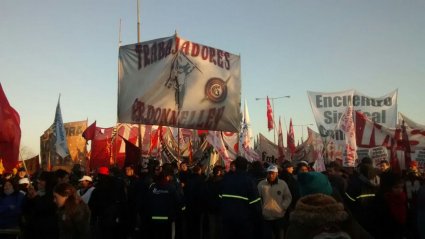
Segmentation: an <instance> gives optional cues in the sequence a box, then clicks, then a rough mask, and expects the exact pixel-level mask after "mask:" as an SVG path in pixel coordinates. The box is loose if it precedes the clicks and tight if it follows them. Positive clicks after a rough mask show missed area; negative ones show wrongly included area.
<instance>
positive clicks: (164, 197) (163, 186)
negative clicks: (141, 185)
mask: <svg viewBox="0 0 425 239" xmlns="http://www.w3.org/2000/svg"><path fill="white" fill-rule="evenodd" d="M145 206H146V209H145V211H146V213H147V216H148V217H149V220H157V219H158V220H167V221H173V220H175V218H176V216H177V213H178V212H179V211H180V210H184V209H185V208H184V204H183V199H182V197H181V194H180V193H179V192H178V190H177V189H176V187H175V185H174V184H173V183H171V182H168V183H153V184H152V185H151V186H150V187H149V192H148V195H147V199H146V205H145Z"/></svg>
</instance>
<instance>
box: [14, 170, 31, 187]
mask: <svg viewBox="0 0 425 239" xmlns="http://www.w3.org/2000/svg"><path fill="white" fill-rule="evenodd" d="M23 178H28V174H27V170H26V169H25V168H24V167H20V168H18V171H17V172H16V174H15V176H14V177H13V183H14V184H16V185H18V184H19V180H20V179H23Z"/></svg>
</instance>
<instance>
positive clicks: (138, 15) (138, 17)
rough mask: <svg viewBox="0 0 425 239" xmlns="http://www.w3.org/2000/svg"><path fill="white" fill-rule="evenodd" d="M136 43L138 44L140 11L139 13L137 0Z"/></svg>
mask: <svg viewBox="0 0 425 239" xmlns="http://www.w3.org/2000/svg"><path fill="white" fill-rule="evenodd" d="M137 42H138V43H140V11H139V0H137Z"/></svg>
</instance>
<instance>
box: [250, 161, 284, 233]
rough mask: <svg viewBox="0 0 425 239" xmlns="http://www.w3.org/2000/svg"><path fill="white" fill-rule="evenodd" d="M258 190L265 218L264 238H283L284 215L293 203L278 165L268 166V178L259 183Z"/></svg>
mask: <svg viewBox="0 0 425 239" xmlns="http://www.w3.org/2000/svg"><path fill="white" fill-rule="evenodd" d="M258 192H259V194H260V197H261V206H262V213H263V219H264V220H263V221H264V225H263V230H264V238H275V239H281V238H283V236H284V231H283V223H284V220H283V217H284V216H285V213H286V209H287V208H288V207H289V205H290V204H291V201H292V196H291V192H290V191H289V188H288V185H287V184H286V183H285V181H283V180H280V179H279V178H278V168H277V166H275V165H271V166H269V167H268V168H267V178H266V179H264V180H262V181H261V182H260V183H259V184H258Z"/></svg>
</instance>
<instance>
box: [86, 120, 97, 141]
mask: <svg viewBox="0 0 425 239" xmlns="http://www.w3.org/2000/svg"><path fill="white" fill-rule="evenodd" d="M95 136H96V120H95V121H94V122H93V123H92V124H91V125H90V126H89V127H87V128H86V130H84V132H83V138H85V139H86V140H93V139H94V137H95Z"/></svg>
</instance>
